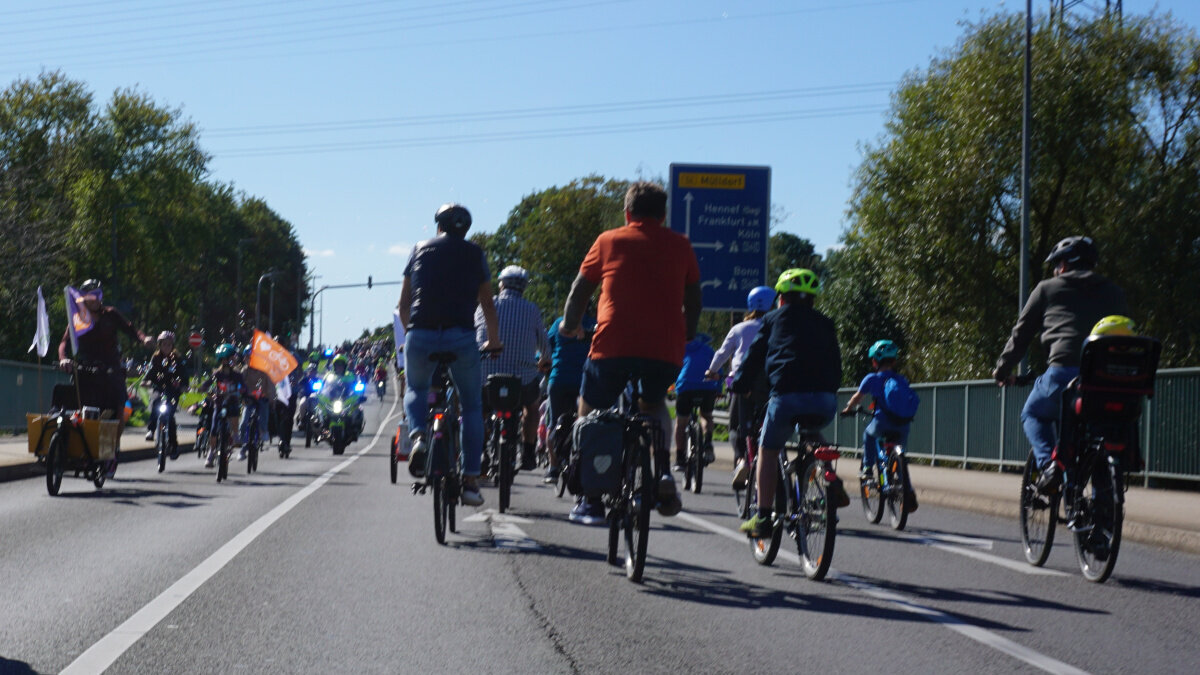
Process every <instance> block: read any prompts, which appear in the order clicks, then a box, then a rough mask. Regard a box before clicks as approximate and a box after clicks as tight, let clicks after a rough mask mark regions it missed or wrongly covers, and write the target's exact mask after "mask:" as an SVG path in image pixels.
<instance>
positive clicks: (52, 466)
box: [46, 432, 67, 497]
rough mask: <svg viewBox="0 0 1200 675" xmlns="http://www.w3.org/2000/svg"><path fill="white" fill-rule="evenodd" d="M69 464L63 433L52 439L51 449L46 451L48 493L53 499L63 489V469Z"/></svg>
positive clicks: (55, 435) (56, 434)
mask: <svg viewBox="0 0 1200 675" xmlns="http://www.w3.org/2000/svg"><path fill="white" fill-rule="evenodd" d="M66 462H67V439H66V438H65V436H64V434H63V433H62V432H57V433H55V434H54V435H53V436H51V437H50V447H49V449H47V450H46V492H48V493H50V496H51V497H54V496H57V495H58V490H59V488H61V487H62V477H63V468H64V466H65V465H66Z"/></svg>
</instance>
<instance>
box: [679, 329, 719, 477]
mask: <svg viewBox="0 0 1200 675" xmlns="http://www.w3.org/2000/svg"><path fill="white" fill-rule="evenodd" d="M710 342H712V338H711V337H710V336H708V335H707V334H706V333H697V334H696V337H695V338H694V339H693V340H692V341H691V342H689V343H687V347H686V351H685V352H684V355H683V367H682V368H680V369H679V377H678V378H676V379H675V394H676V398H675V470H676V471H678V472H682V471H683V467H684V465H685V464H687V457H685V456H684V453H686V452H687V439H686V438H685V436H686V434H687V426H688V423H690V422H691V419H692V413H694V412H695V413H697V414H699V415H700V420H699V421H700V431H702V432H703V433H704V463H705V464H711V463H712V461H713V459H714V457H713V447H712V433H713V405H714V404H715V403H716V401H717V394H718V393H719V392H720V391H721V383H720V382H717V381H714V380H712V379H709V378H706V377H705V376H704V374H705V371H706V370H707V368H708V364H709V363H711V362H712V359H713V350H712V347H710V346H708V345H709V343H710Z"/></svg>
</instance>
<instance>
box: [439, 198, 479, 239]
mask: <svg viewBox="0 0 1200 675" xmlns="http://www.w3.org/2000/svg"><path fill="white" fill-rule="evenodd" d="M433 219H434V221H436V222H437V224H438V227H439V228H441V229H442V231H444V232H449V233H450V234H454V235H458V236H460V237H461V236H464V235H466V233H467V230H469V229H471V212H470V211H468V210H467V207H465V206H463V205H462V204H455V203H453V202H450V203H448V204H442V208H440V209H438V210H437V214H436V215H434V217H433Z"/></svg>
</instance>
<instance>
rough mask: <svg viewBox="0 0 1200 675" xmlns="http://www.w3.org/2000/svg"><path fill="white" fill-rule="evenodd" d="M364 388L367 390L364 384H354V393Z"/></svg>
mask: <svg viewBox="0 0 1200 675" xmlns="http://www.w3.org/2000/svg"><path fill="white" fill-rule="evenodd" d="M366 388H367V386H366V385H365V384H363V383H362V382H356V383H355V384H354V391H362V390H364V389H366Z"/></svg>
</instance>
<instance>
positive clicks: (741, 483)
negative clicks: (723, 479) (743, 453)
mask: <svg viewBox="0 0 1200 675" xmlns="http://www.w3.org/2000/svg"><path fill="white" fill-rule="evenodd" d="M749 478H750V463H749V462H747V461H746V460H744V459H739V460H738V463H737V466H735V467H733V481H731V483H730V484H731V485H732V486H733V489H734V490H745V489H746V480H747V479H749Z"/></svg>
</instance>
